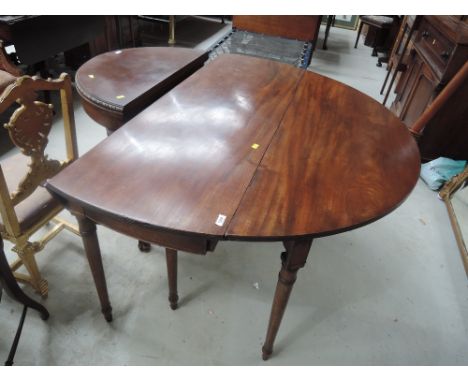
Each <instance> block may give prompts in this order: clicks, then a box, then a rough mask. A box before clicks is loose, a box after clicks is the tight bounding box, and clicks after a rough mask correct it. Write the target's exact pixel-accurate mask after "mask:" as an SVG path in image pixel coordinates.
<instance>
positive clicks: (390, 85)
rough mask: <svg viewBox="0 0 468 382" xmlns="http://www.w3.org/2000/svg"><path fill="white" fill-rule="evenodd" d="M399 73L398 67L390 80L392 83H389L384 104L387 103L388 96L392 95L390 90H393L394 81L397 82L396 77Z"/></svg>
mask: <svg viewBox="0 0 468 382" xmlns="http://www.w3.org/2000/svg"><path fill="white" fill-rule="evenodd" d="M397 74H398V67H396V68H395V71H394V72H393V74H392V79H391V80H390V84H389V85H388V89H387V93H385V98H384V100H383V102H382V105H384V106H385V104H386V103H387V99H388V96H389V95H390V91H391V90H392V87H393V83H394V82H395V78H396V76H397Z"/></svg>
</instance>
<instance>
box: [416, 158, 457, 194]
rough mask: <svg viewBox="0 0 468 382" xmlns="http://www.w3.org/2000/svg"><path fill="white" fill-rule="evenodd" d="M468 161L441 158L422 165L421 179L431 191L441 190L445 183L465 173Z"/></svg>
mask: <svg viewBox="0 0 468 382" xmlns="http://www.w3.org/2000/svg"><path fill="white" fill-rule="evenodd" d="M465 165H466V160H453V159H449V158H444V157H440V158H437V159H434V160H433V161H430V162H427V163H424V164H423V165H421V178H422V179H423V180H424V181H425V182H426V184H427V185H428V186H429V188H430V189H431V190H438V189H440V188H441V187H442V186H443V185H444V183H445V182H446V181H447V180H449V179H450V178H452V177H454V176H455V175H457V174H459V173H460V172H462V171H463V169H464V168H465Z"/></svg>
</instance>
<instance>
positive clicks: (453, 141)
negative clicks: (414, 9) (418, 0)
mask: <svg viewBox="0 0 468 382" xmlns="http://www.w3.org/2000/svg"><path fill="white" fill-rule="evenodd" d="M411 45H412V48H411V49H409V53H408V57H407V58H406V62H407V69H406V71H405V72H403V74H402V75H401V76H400V78H399V81H398V84H397V86H396V93H397V94H396V98H395V100H394V102H393V104H392V107H391V109H392V111H393V112H394V113H395V114H396V115H397V116H398V117H399V118H400V119H401V120H402V121H403V122H404V123H405V124H406V125H407V126H408V127H411V126H412V125H413V124H414V122H415V121H416V120H417V119H418V117H419V116H420V115H421V114H422V113H423V112H424V110H425V109H426V108H427V107H428V106H429V105H430V104H431V102H432V101H433V100H434V99H435V97H436V96H437V95H438V94H439V93H440V91H441V90H442V89H443V88H444V86H445V85H446V84H447V83H448V82H449V81H450V79H451V78H452V77H453V76H454V75H455V74H456V72H457V71H458V70H459V69H460V68H461V66H462V65H463V64H464V63H465V62H466V60H467V59H468V23H467V20H466V19H464V18H463V17H460V16H423V18H422V20H421V24H420V26H419V28H418V31H417V33H415V36H414V38H413V41H412V44H411ZM418 144H419V149H420V151H421V157H422V159H423V160H432V159H435V158H438V157H441V156H445V157H449V158H453V159H468V83H466V82H465V83H464V84H463V85H462V86H461V87H460V88H459V89H458V90H457V92H456V93H455V94H454V95H453V96H452V97H451V99H450V100H449V101H448V102H447V103H446V105H445V106H444V107H443V108H442V109H441V110H440V111H439V112H438V113H437V114H436V116H435V117H434V118H433V119H432V120H431V121H430V122H429V123H428V124H427V125H426V127H425V129H424V131H423V135H422V136H421V138H420V140H419V142H418Z"/></svg>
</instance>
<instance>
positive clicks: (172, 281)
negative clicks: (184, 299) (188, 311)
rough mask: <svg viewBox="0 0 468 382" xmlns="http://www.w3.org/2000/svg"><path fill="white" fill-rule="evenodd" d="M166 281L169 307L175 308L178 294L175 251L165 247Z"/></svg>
mask: <svg viewBox="0 0 468 382" xmlns="http://www.w3.org/2000/svg"><path fill="white" fill-rule="evenodd" d="M166 265H167V281H168V284H169V303H170V304H171V309H172V310H175V309H177V302H178V301H179V296H178V295H177V251H176V250H175V249H171V248H166Z"/></svg>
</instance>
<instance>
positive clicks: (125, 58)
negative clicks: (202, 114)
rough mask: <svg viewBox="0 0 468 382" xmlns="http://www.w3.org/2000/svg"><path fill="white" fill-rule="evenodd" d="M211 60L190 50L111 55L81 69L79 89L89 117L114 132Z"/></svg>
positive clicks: (150, 49)
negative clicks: (207, 60)
mask: <svg viewBox="0 0 468 382" xmlns="http://www.w3.org/2000/svg"><path fill="white" fill-rule="evenodd" d="M207 58H208V53H207V52H203V51H201V50H195V49H188V48H163V47H158V48H154V47H145V48H131V49H123V50H116V51H113V52H107V53H103V54H101V55H99V56H96V57H94V58H93V59H91V60H89V61H88V62H86V63H85V64H84V65H83V66H81V67H80V69H79V70H78V71H77V73H76V88H77V90H78V93H79V94H80V96H81V99H82V103H83V107H84V109H85V111H86V112H87V113H88V115H89V116H90V117H91V118H93V119H94V120H95V121H96V122H98V123H99V124H101V125H103V126H105V127H106V128H107V129H108V130H110V131H114V130H116V129H118V128H119V127H120V126H122V124H123V123H125V122H126V121H128V120H129V119H130V118H132V117H133V116H135V115H136V114H138V113H139V112H140V111H142V110H143V109H144V108H145V107H147V106H148V105H150V104H151V103H153V102H154V101H155V100H156V99H158V98H159V97H161V96H162V95H163V94H165V93H167V92H168V91H169V90H170V89H172V88H173V87H174V86H176V85H177V84H179V83H180V82H181V81H183V80H184V79H185V78H187V77H188V76H190V75H191V74H192V73H193V72H195V71H196V70H198V69H199V68H200V67H201V66H203V63H204V62H205V61H206V59H207Z"/></svg>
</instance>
